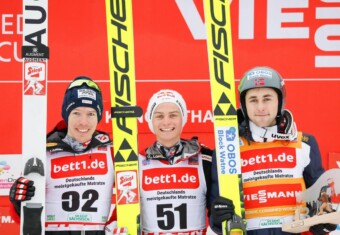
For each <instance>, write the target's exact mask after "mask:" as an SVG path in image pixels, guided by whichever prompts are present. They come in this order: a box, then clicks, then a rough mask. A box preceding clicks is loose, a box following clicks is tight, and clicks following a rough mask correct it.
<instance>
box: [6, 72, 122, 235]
mask: <svg viewBox="0 0 340 235" xmlns="http://www.w3.org/2000/svg"><path fill="white" fill-rule="evenodd" d="M102 113H103V102H102V94H101V90H100V88H99V86H98V85H97V84H96V83H95V82H94V81H93V80H91V79H90V78H88V77H84V76H82V77H77V78H76V79H75V80H74V81H73V82H71V83H70V85H69V86H68V88H67V90H66V92H65V96H64V100H63V104H62V117H63V119H64V121H62V122H60V123H59V124H58V125H57V126H56V127H55V129H54V130H53V131H52V132H50V133H49V134H48V135H47V156H46V171H45V176H46V204H45V208H46V214H45V218H46V221H45V234H47V235H81V234H86V235H104V234H119V233H120V232H122V233H126V232H127V230H126V228H117V227H116V221H115V220H116V219H115V218H116V215H115V211H113V213H112V216H111V218H110V208H111V199H112V193H113V183H114V168H113V159H112V153H113V151H112V142H111V140H110V137H109V135H108V134H107V133H104V132H101V131H98V130H96V128H97V124H98V122H99V121H100V120H101V118H102ZM22 188H26V190H21V189H22ZM34 192H35V187H34V182H32V181H30V180H28V179H25V178H24V177H20V178H19V179H17V181H16V182H15V183H14V184H13V186H12V187H11V190H10V200H11V202H12V203H13V205H14V206H15V209H16V211H17V212H18V213H20V205H21V201H26V200H30V199H31V198H32V197H34ZM40 214H41V212H40ZM25 218H26V217H25ZM39 218H40V217H37V218H35V220H36V221H35V223H34V224H35V226H36V228H33V229H32V230H35V231H34V232H35V233H34V234H40V233H38V232H37V230H39V227H40V230H41V223H40V221H39V220H40V219H39ZM39 223H40V224H39ZM105 231H106V233H105ZM24 232H25V231H24ZM27 234H33V233H31V232H28V233H27Z"/></svg>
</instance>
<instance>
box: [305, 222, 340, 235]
mask: <svg viewBox="0 0 340 235" xmlns="http://www.w3.org/2000/svg"><path fill="white" fill-rule="evenodd" d="M336 226H337V225H336V224H317V225H314V226H312V227H310V228H309V232H311V233H312V234H313V235H326V234H328V233H330V232H332V231H334V230H335V229H336Z"/></svg>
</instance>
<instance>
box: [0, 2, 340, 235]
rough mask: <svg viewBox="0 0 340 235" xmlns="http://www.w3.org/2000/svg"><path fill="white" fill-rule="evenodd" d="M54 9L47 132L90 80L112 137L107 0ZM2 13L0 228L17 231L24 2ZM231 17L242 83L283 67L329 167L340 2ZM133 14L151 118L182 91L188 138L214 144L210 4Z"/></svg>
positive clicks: (141, 87)
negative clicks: (168, 94) (80, 80)
mask: <svg viewBox="0 0 340 235" xmlns="http://www.w3.org/2000/svg"><path fill="white" fill-rule="evenodd" d="M117 1H118V2H119V0H117ZM121 1H122V0H121ZM48 4H49V13H48V24H49V25H48V31H49V32H48V45H49V49H50V51H49V53H50V59H49V61H48V78H49V81H48V121H47V122H48V126H47V129H48V130H51V129H52V128H53V127H54V125H55V124H56V123H57V122H58V121H59V120H61V102H62V97H63V94H64V91H65V89H66V87H67V84H68V82H69V81H71V80H72V79H73V78H74V77H76V76H79V75H86V76H89V77H92V78H93V79H95V80H96V81H98V82H99V84H100V85H101V87H102V90H103V95H104V106H105V107H104V109H105V112H104V116H103V117H104V118H103V120H102V123H101V124H100V128H101V129H103V130H105V131H108V132H110V133H111V126H112V125H111V123H110V122H111V120H110V105H111V104H110V89H109V68H108V55H107V51H108V48H107V45H108V44H107V41H106V40H107V35H106V22H105V4H104V1H91V0H82V1H80V0H77V1H66V0H59V1H49V3H48ZM0 6H1V7H0V17H1V19H0V71H1V76H0V99H1V121H0V130H1V137H0V143H1V144H0V156H1V158H0V159H1V162H0V189H1V190H0V193H1V194H2V195H3V196H2V197H1V202H0V217H1V218H4V219H1V218H0V221H1V222H0V229H1V230H2V229H5V228H6V229H7V228H9V227H10V228H11V229H13V231H14V232H13V234H16V232H18V224H17V223H15V222H13V221H12V219H11V217H8V216H10V215H9V207H8V205H9V202H8V199H7V196H6V195H7V193H8V188H9V187H10V185H11V183H12V182H13V181H14V180H15V179H16V178H17V177H18V176H19V175H20V170H18V169H20V166H19V165H18V162H19V164H20V160H19V161H18V158H20V156H21V152H22V91H23V89H26V88H28V84H29V82H28V81H27V82H26V83H25V84H23V82H22V74H23V71H22V59H21V46H22V32H23V29H22V1H19V0H13V1H8V0H0ZM231 11H232V22H231V24H232V30H233V31H232V37H233V53H234V64H235V77H236V83H237V84H236V85H238V82H239V79H240V78H241V77H242V74H243V73H244V72H245V71H246V70H248V69H250V68H251V67H254V66H257V65H261V66H264V65H265V66H270V67H273V68H274V69H276V70H278V71H279V72H280V73H281V75H282V76H283V77H284V78H285V81H286V86H287V94H288V96H287V99H286V108H288V109H290V110H291V111H292V112H293V114H294V118H295V121H296V123H297V127H298V128H299V129H300V130H303V131H305V132H308V133H311V134H313V135H315V136H316V138H317V140H318V142H319V147H320V149H321V153H322V155H323V161H324V166H325V167H327V166H328V153H329V152H340V147H339V144H338V141H337V140H336V139H337V138H336V135H337V133H340V125H339V124H338V123H339V121H338V120H340V93H339V90H340V0H324V1H321V0H320V1H318V0H309V1H308V0H289V1H287V0H257V1H255V0H239V1H235V0H234V1H232V4H231ZM133 14H134V16H133V19H134V36H135V41H134V43H135V64H136V80H137V104H138V105H139V106H141V107H142V108H143V109H144V111H145V109H146V106H147V102H148V99H149V98H150V97H151V95H152V94H153V93H154V92H156V91H158V90H159V89H162V88H168V89H175V90H177V91H178V92H180V93H182V95H183V97H184V98H185V100H186V101H187V106H188V110H189V113H188V123H187V124H186V126H185V129H184V132H185V134H184V137H186V138H190V137H191V136H193V135H195V136H198V137H199V140H200V141H201V142H203V143H205V144H206V145H208V146H210V147H214V142H213V137H212V130H213V125H212V119H213V118H212V112H211V99H210V97H211V95H210V84H209V77H208V76H209V72H208V57H207V45H206V32H205V30H206V28H205V20H204V12H203V1H202V0H199V1H198V0H197V1H196V0H162V1H159V0H143V1H137V0H136V1H133ZM221 38H222V37H219V32H217V39H221ZM217 43H220V42H218V41H217ZM32 72H33V73H39V72H40V71H39V70H38V69H37V70H35V71H33V70H32ZM31 89H32V88H31ZM32 92H33V90H32ZM34 111H35V110H32V112H34ZM138 128H139V148H140V149H142V148H145V147H146V146H147V145H149V144H151V143H152V142H153V141H154V137H153V135H152V134H151V133H150V131H149V129H148V126H147V124H146V121H145V118H144V117H142V118H140V119H139V125H138ZM113 139H114V137H113Z"/></svg>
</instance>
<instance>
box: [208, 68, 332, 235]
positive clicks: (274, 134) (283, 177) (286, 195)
mask: <svg viewBox="0 0 340 235" xmlns="http://www.w3.org/2000/svg"><path fill="white" fill-rule="evenodd" d="M239 93H240V103H241V109H239V110H238V114H239V115H238V119H239V132H240V151H241V158H242V180H243V190H244V207H245V216H246V221H247V225H246V226H247V234H248V235H284V234H285V235H288V234H291V233H287V232H283V231H282V229H281V227H282V224H283V223H287V222H292V221H293V216H294V212H295V209H296V206H297V205H298V203H297V195H299V193H300V192H301V191H302V190H304V189H306V188H308V187H310V186H311V185H312V184H313V183H314V182H315V181H316V180H317V179H318V178H319V176H320V175H321V174H322V173H323V172H324V169H323V167H322V162H321V156H320V151H319V147H318V144H317V141H316V139H315V137H314V136H312V135H309V134H306V133H303V132H298V130H297V128H296V125H295V122H294V119H293V115H292V113H291V112H290V111H288V110H286V109H285V108H284V106H285V96H286V91H285V85H284V81H283V79H282V77H281V76H280V74H279V73H278V72H277V71H275V70H273V69H271V68H269V67H255V68H253V69H251V70H249V71H247V72H246V73H245V75H244V76H243V78H242V79H241V81H240V85H239ZM213 159H214V158H213ZM212 172H214V173H215V174H214V175H213V177H212V199H215V198H216V200H214V202H213V203H212V204H213V205H212V211H211V214H212V216H211V219H210V225H211V227H212V229H213V230H214V231H215V232H216V233H221V230H220V229H221V224H220V223H221V222H222V221H225V220H228V219H230V218H231V216H232V215H233V213H234V210H233V203H232V201H231V200H229V199H227V198H223V197H219V192H218V183H217V174H216V172H217V168H216V162H215V161H213V164H212ZM225 187H228V185H225ZM222 205H223V206H222ZM226 205H227V207H226ZM301 206H302V208H304V209H302V211H303V212H304V215H305V216H307V213H308V210H307V209H306V205H305V204H303V205H301ZM215 208H216V209H215ZM334 229H335V227H334V226H333V225H329V224H326V225H323V226H317V225H316V226H313V227H312V228H311V230H310V231H311V232H312V233H313V234H315V235H316V234H318V235H322V234H327V231H331V230H334Z"/></svg>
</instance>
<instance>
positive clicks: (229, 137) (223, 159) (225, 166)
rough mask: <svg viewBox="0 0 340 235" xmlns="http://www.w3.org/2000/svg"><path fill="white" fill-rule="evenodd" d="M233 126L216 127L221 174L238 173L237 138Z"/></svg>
mask: <svg viewBox="0 0 340 235" xmlns="http://www.w3.org/2000/svg"><path fill="white" fill-rule="evenodd" d="M236 131H237V129H236V128H235V127H219V128H217V136H218V149H217V152H218V154H219V161H220V165H221V172H220V173H221V174H240V169H241V168H240V158H239V152H238V150H237V148H238V142H237V141H238V138H236V137H237V135H236Z"/></svg>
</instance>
